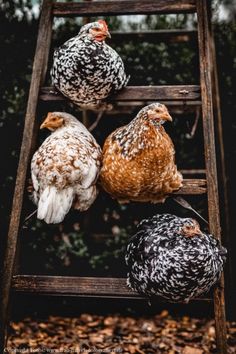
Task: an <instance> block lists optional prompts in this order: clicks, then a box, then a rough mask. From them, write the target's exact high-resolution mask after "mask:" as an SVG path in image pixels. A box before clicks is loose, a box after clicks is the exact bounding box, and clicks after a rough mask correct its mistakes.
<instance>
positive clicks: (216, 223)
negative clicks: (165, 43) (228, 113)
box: [197, 0, 227, 354]
mask: <svg viewBox="0 0 236 354" xmlns="http://www.w3.org/2000/svg"><path fill="white" fill-rule="evenodd" d="M197 18H198V44H199V58H200V79H201V94H202V114H203V133H204V146H205V164H206V172H207V173H206V178H207V185H208V194H207V196H208V214H209V228H210V232H211V233H212V234H213V235H215V236H216V237H217V238H218V239H219V240H221V227H220V213H219V197H218V182H217V168H216V149H215V137H214V118H213V98H212V84H213V83H212V75H211V69H212V67H213V61H212V53H211V49H210V48H211V47H210V46H211V36H210V23H209V18H208V8H207V1H206V0H197ZM214 308H215V323H216V341H217V352H218V353H220V354H226V353H227V344H226V317H225V299H224V277H223V275H222V276H221V280H220V283H219V285H218V287H216V289H215V291H214Z"/></svg>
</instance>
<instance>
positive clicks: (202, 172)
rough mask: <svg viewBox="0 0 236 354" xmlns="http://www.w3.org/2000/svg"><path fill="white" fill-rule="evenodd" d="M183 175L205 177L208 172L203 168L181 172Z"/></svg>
mask: <svg viewBox="0 0 236 354" xmlns="http://www.w3.org/2000/svg"><path fill="white" fill-rule="evenodd" d="M180 172H181V173H182V174H183V175H205V174H206V170H205V169H203V168H195V169H194V168H193V169H188V170H180Z"/></svg>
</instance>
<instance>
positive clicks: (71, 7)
mask: <svg viewBox="0 0 236 354" xmlns="http://www.w3.org/2000/svg"><path fill="white" fill-rule="evenodd" d="M195 3H196V1H195V0H158V1H153V0H152V1H150V0H145V1H143V0H118V1H117V0H115V1H96V2H89V3H88V2H67V3H65V2H56V3H55V4H54V7H53V14H54V16H57V17H58V16H63V17H67V16H86V17H87V16H98V15H101V16H113V15H115V16H116V15H131V14H169V13H193V12H195V11H196V5H195Z"/></svg>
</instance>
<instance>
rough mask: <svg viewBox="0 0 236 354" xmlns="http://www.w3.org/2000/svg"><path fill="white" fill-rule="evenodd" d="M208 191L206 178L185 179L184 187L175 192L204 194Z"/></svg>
mask: <svg viewBox="0 0 236 354" xmlns="http://www.w3.org/2000/svg"><path fill="white" fill-rule="evenodd" d="M206 192H207V187H206V180H205V179H184V180H183V187H182V188H180V189H179V190H178V191H177V192H174V193H173V194H186V195H187V194H189V195H194V194H204V193H206Z"/></svg>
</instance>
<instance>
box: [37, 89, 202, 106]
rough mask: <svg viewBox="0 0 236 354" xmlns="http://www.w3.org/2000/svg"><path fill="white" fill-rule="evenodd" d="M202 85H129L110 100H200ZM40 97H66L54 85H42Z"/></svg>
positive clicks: (49, 98)
mask: <svg viewBox="0 0 236 354" xmlns="http://www.w3.org/2000/svg"><path fill="white" fill-rule="evenodd" d="M200 97H201V95H200V87H199V86H198V85H177V86H168V85H162V86H127V87H125V88H124V89H123V90H122V91H120V92H119V93H118V94H116V95H115V96H113V97H109V101H139V100H141V101H149V100H152V101H161V100H173V101H182V102H183V101H185V100H186V101H189V100H191V101H192V100H199V99H200ZM39 98H40V99H41V100H42V101H62V100H65V97H64V96H63V95H62V94H61V93H60V92H59V91H57V90H56V89H55V88H53V87H42V88H41V91H40V96H39Z"/></svg>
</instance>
